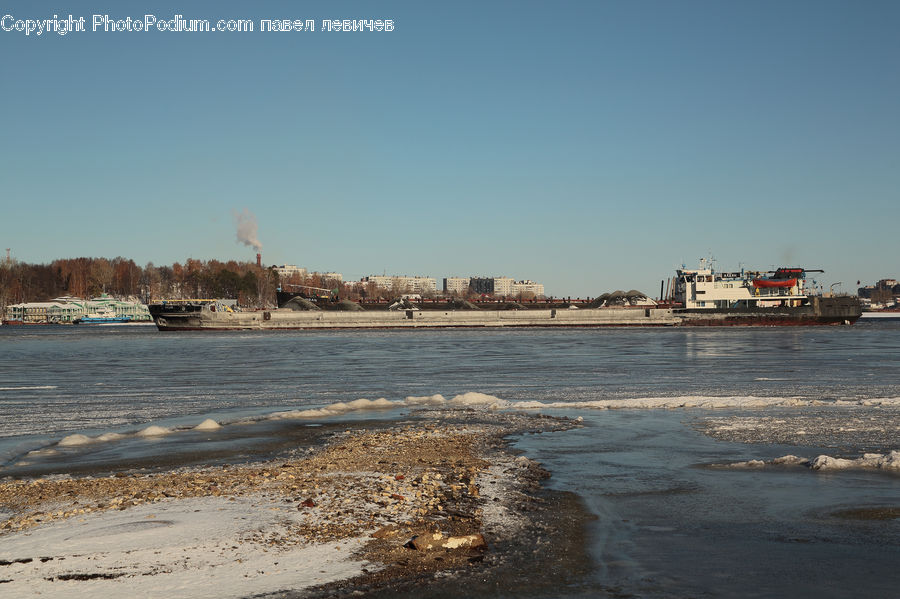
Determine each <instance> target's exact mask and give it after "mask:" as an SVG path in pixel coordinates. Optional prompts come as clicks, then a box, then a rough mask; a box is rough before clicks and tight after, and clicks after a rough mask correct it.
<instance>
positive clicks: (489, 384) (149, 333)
mask: <svg viewBox="0 0 900 599" xmlns="http://www.w3.org/2000/svg"><path fill="white" fill-rule="evenodd" d="M0 358H2V359H0V476H4V475H5V476H10V475H14V476H32V475H46V474H52V473H66V472H70V473H71V472H75V473H83V472H93V471H98V472H99V471H103V470H104V469H114V468H116V467H120V466H122V465H129V464H130V465H132V466H139V467H147V466H150V465H152V464H154V463H168V464H171V463H204V462H207V461H211V460H215V459H237V458H240V457H252V456H255V455H265V454H267V453H270V452H277V451H279V450H280V449H281V448H283V447H284V446H286V445H287V444H290V443H293V444H297V443H303V442H306V440H308V439H310V438H312V436H314V433H315V432H316V429H317V428H318V426H317V425H322V426H324V427H325V428H328V427H336V426H340V425H341V423H343V422H345V421H346V420H347V419H349V418H355V419H383V418H386V419H390V418H396V417H398V416H400V415H402V414H405V413H408V412H409V411H410V410H412V409H416V408H415V406H413V405H410V404H409V403H407V402H404V398H406V397H408V396H428V395H433V394H441V395H443V396H444V397H446V398H448V399H449V398H452V397H454V396H455V395H458V394H462V393H466V392H480V393H484V394H489V395H492V396H496V397H498V398H501V399H502V400H504V401H506V402H512V403H511V404H509V405H511V406H512V407H523V406H529V407H530V409H535V405H536V404H535V403H534V402H541V404H543V405H542V406H540V408H539V409H541V411H544V412H547V413H557V414H560V415H565V416H570V417H577V416H581V417H583V418H584V419H585V427H584V428H582V429H579V430H575V431H568V432H565V433H554V434H544V435H537V436H528V437H526V438H523V439H521V440H519V441H518V445H519V446H520V447H521V448H522V449H524V450H525V451H527V452H528V454H529V455H531V456H532V457H535V458H537V459H538V460H539V461H541V462H543V463H544V464H545V465H546V466H547V467H548V468H549V469H550V470H551V471H552V472H553V478H552V479H551V485H553V486H554V487H556V488H559V489H565V490H570V491H574V492H576V493H578V494H579V495H580V497H581V498H582V500H583V501H584V503H585V505H586V507H587V508H588V509H589V510H591V511H592V512H593V513H595V514H597V515H598V519H597V520H596V522H595V523H594V524H593V525H592V527H591V530H590V531H589V532H590V536H591V539H592V554H593V556H594V560H595V566H596V567H595V570H594V572H593V573H592V575H591V576H590V577H588V579H587V580H585V581H582V582H583V584H582V585H581V587H580V589H581V590H580V591H578V592H577V593H582V592H583V594H587V595H594V594H599V595H603V594H607V595H610V596H622V595H624V596H629V595H634V596H642V597H683V596H736V597H758V596H779V595H780V596H809V597H812V596H816V597H822V596H834V597H837V596H846V594H847V593H848V592H851V591H853V592H855V593H861V594H865V595H867V596H875V597H877V596H891V595H892V594H893V591H894V590H893V588H892V587H893V585H892V584H891V583H892V581H893V580H894V579H895V573H894V569H895V564H896V563H897V560H898V558H900V523H898V521H897V520H896V519H887V520H879V521H875V520H870V519H865V518H847V517H842V516H840V515H839V513H840V512H841V510H847V509H855V508H859V507H877V508H880V507H885V508H894V507H898V506H900V477H898V476H896V475H893V474H891V473H890V472H882V471H867V470H847V471H836V472H816V471H811V470H809V469H808V468H803V467H793V468H788V467H783V468H774V467H771V468H769V467H767V468H762V469H722V468H712V467H710V464H722V463H732V462H740V461H743V460H752V459H760V460H771V459H773V458H777V457H779V456H784V455H788V454H794V455H799V456H805V457H815V456H816V455H818V454H819V453H828V454H829V455H834V456H842V457H857V456H858V455H859V454H861V453H862V452H863V451H876V452H881V453H887V452H889V451H890V450H893V449H900V447H898V445H897V444H896V435H894V436H893V437H891V436H890V435H888V436H887V438H882V437H883V435H882V436H876V437H875V439H876V440H875V441H874V443H875V444H876V445H875V446H873V445H872V444H873V441H872V436H871V435H869V436H866V439H865V442H863V441H862V440H861V437H862V436H865V435H863V434H862V433H859V432H856V433H855V432H853V431H847V432H840V433H839V434H838V435H837V438H836V440H835V441H834V442H833V443H832V442H831V441H828V442H826V441H825V440H824V439H825V437H824V436H820V437H816V436H811V437H808V439H810V440H809V441H806V442H801V441H802V438H800V437H796V436H792V434H780V435H773V437H772V439H767V438H765V435H763V436H762V437H760V438H757V439H749V440H748V439H742V442H736V441H734V440H723V439H716V438H712V437H711V436H709V435H706V434H704V433H703V422H704V420H705V419H706V418H708V417H715V418H717V419H719V420H721V419H723V418H724V419H725V420H726V421H727V419H728V418H730V417H732V416H736V417H741V418H746V417H756V416H765V417H767V418H772V421H773V422H775V425H773V426H776V427H777V426H784V427H788V429H789V427H790V426H791V422H792V415H797V414H803V415H805V416H809V415H812V417H813V419H815V418H819V419H820V420H821V421H822V422H830V423H831V425H832V426H831V429H835V430H837V429H839V428H840V427H834V426H833V425H834V421H835V420H836V419H841V418H843V417H844V416H845V415H846V413H847V412H846V410H852V411H854V414H856V413H860V411H865V413H867V414H868V413H873V414H875V415H876V416H877V417H878V419H879V422H881V424H882V425H884V423H885V422H887V423H888V425H887V430H888V431H889V430H891V428H890V427H891V424H890V423H891V422H892V420H891V419H898V427H895V428H894V430H900V418H898V416H897V412H898V410H897V405H896V404H897V403H898V402H900V400H898V399H897V398H898V397H900V368H898V366H900V364H898V360H900V322H897V321H878V322H866V321H861V322H859V323H858V324H856V325H854V326H852V327H821V328H819V327H815V328H758V329H590V330H510V331H503V330H480V331H466V330H452V331H451V330H442V331H365V332H356V331H353V332H321V331H316V332H266V333H255V332H233V333H202V332H198V333H189V332H183V333H182V332H180V333H168V334H165V333H159V332H157V331H156V330H155V329H153V328H152V327H139V326H124V327H86V328H82V327H0ZM360 398H367V399H370V400H375V399H378V398H386V399H387V400H389V401H391V402H395V403H394V407H393V409H381V410H358V411H344V412H335V413H333V414H331V413H324V414H323V415H322V417H320V418H307V419H306V420H303V421H300V424H298V422H297V421H285V420H272V419H269V418H268V417H269V416H270V415H271V414H273V413H278V412H284V411H290V410H304V409H313V408H323V407H327V406H331V405H333V404H335V403H336V402H351V401H354V400H358V399H360ZM647 398H657V399H656V400H654V401H656V405H659V398H670V400H672V401H674V402H675V403H677V402H678V401H680V400H681V399H685V398H687V399H692V400H695V401H696V398H705V399H702V401H707V402H712V405H718V406H722V407H721V408H720V409H717V410H706V409H669V410H664V409H640V410H635V409H625V410H599V409H593V408H597V407H599V405H600V402H604V401H605V402H607V404H609V403H616V405H637V404H636V402H637V403H640V402H638V401H637V400H646V399H647ZM773 398H775V399H776V400H777V401H776V403H780V404H787V403H790V402H791V401H792V400H800V401H802V402H804V403H807V404H808V403H818V402H821V403H822V404H824V405H821V406H818V405H812V406H810V405H807V406H804V407H771V408H766V409H759V408H748V407H747V406H748V405H751V404H752V401H753V400H756V399H767V400H771V399H773ZM841 401H851V402H856V403H859V402H863V403H873V402H874V403H882V404H884V405H881V406H874V407H865V406H858V405H853V406H850V407H847V408H841V409H836V408H833V407H831V404H833V403H834V402H841ZM651 403H652V402H651ZM841 410H844V411H843V412H842V411H841ZM207 418H212V419H214V420H215V421H217V422H219V423H222V424H225V425H226V426H225V427H224V428H222V429H221V430H219V431H212V432H211V431H195V430H191V427H193V426H196V425H197V424H199V423H201V422H203V421H204V420H205V419H207ZM862 421H864V419H862ZM767 422H768V421H767ZM778 423H782V424H778ZM149 426H159V427H164V428H165V429H167V430H168V431H174V432H171V434H168V435H164V436H158V437H143V436H139V435H137V434H136V433H138V432H139V431H141V430H144V429H146V428H147V427H149ZM804 426H805V427H806V428H809V424H808V422H805V423H804ZM788 429H786V430H788ZM831 429H829V430H831ZM788 432H789V433H790V431H789V430H788ZM806 432H807V431H804V434H805V433H806ZM109 433H116V434H118V435H122V436H121V437H117V438H115V439H114V440H109V441H99V440H98V437H99V436H100V435H104V434H109ZM72 435H84V436H85V437H84V438H86V439H88V441H89V442H87V443H78V440H79V439H81V438H79V437H72ZM855 435H856V436H855ZM833 436H834V435H832V436H831V437H828V439H832V438H833ZM776 437H777V439H778V441H777V442H776V441H775V440H774V439H775V438H776ZM857 437H860V438H857ZM66 438H68V439H69V441H72V442H73V443H72V444H68V445H63V446H60V445H58V442H59V441H60V440H63V439H66ZM794 438H798V439H800V441H797V442H790V440H791V439H794ZM585 589H586V590H585ZM572 593H573V594H576V591H572Z"/></svg>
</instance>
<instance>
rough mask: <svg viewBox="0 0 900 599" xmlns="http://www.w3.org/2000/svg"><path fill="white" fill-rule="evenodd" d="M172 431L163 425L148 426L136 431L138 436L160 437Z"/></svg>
mask: <svg viewBox="0 0 900 599" xmlns="http://www.w3.org/2000/svg"><path fill="white" fill-rule="evenodd" d="M171 432H172V431H171V430H169V429H167V428H166V427H164V426H156V425H153V426H148V427H147V428H145V429H142V430H140V431H138V432H137V436H138V437H162V436H164V435H168V434H169V433H171Z"/></svg>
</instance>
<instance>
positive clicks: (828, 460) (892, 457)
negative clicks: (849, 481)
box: [714, 451, 900, 472]
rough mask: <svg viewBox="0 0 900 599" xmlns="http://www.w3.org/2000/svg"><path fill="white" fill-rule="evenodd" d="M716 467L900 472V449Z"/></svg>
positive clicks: (779, 459)
mask: <svg viewBox="0 0 900 599" xmlns="http://www.w3.org/2000/svg"><path fill="white" fill-rule="evenodd" d="M714 466H715V467H717V468H730V469H737V470H743V469H748V468H765V467H767V466H785V467H796V466H804V467H806V468H809V469H810V470H824V471H833V470H890V471H896V472H900V451H891V452H889V453H886V454H881V453H865V454H863V455H862V457H859V458H841V457H835V456H829V455H824V454H823V455H819V456H817V457H815V458H813V459H811V460H810V459H807V458H801V457H798V456H795V455H786V456H781V457H780V458H775V459H773V460H769V461H764V460H747V461H745V462H733V463H730V464H714Z"/></svg>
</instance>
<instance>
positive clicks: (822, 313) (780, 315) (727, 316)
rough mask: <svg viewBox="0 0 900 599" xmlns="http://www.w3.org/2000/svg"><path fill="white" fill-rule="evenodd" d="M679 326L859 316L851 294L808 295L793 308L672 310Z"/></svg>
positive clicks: (829, 321) (827, 321) (843, 320)
mask: <svg viewBox="0 0 900 599" xmlns="http://www.w3.org/2000/svg"><path fill="white" fill-rule="evenodd" d="M675 315H676V316H678V317H680V318H681V323H680V324H681V326H716V327H722V326H780V327H783V326H814V325H834V324H853V323H854V322H856V321H857V320H859V317H860V316H861V315H862V306H861V305H860V303H859V299H857V298H855V297H812V298H810V303H809V304H808V305H806V306H800V307H797V308H789V307H780V308H722V309H694V310H687V309H682V310H675Z"/></svg>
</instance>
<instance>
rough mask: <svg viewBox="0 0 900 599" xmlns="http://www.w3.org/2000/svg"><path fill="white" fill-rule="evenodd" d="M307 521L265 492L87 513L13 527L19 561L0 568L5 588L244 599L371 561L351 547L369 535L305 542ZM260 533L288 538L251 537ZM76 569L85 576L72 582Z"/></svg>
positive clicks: (348, 573) (11, 592) (64, 594)
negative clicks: (294, 531) (274, 541)
mask: <svg viewBox="0 0 900 599" xmlns="http://www.w3.org/2000/svg"><path fill="white" fill-rule="evenodd" d="M300 518H301V513H299V512H298V511H297V510H296V509H293V508H292V506H284V505H283V504H282V505H277V504H274V505H273V504H272V503H270V502H268V501H267V500H265V499H262V498H239V499H237V500H236V501H228V500H227V499H225V498H209V497H208V498H201V499H183V500H173V501H169V502H165V503H156V504H153V505H142V506H137V507H133V508H129V509H128V510H125V511H119V510H114V511H107V512H102V513H94V514H87V515H85V516H84V517H83V518H81V519H80V520H76V519H70V520H64V521H57V522H54V523H50V524H45V525H42V526H39V527H37V528H35V529H31V530H28V531H26V532H19V533H15V534H6V535H4V536H3V537H2V540H3V542H2V543H0V560H5V561H9V562H13V563H12V564H10V565H8V566H4V567H3V572H2V577H3V579H4V580H5V581H8V582H4V583H3V585H2V589H3V595H4V596H5V597H26V596H36V595H40V596H41V597H50V598H53V597H59V598H75V599H77V598H80V597H84V598H89V599H94V598H95V597H151V596H153V597H166V598H167V599H175V598H178V597H191V598H201V599H202V598H207V597H208V598H217V597H246V596H249V595H254V594H261V593H275V592H278V591H281V590H287V589H291V590H299V589H303V588H306V587H309V586H313V585H318V584H323V583H326V582H330V581H334V580H339V579H344V578H348V577H352V576H355V575H358V574H360V573H361V571H362V568H363V567H365V566H366V565H367V564H366V563H365V562H360V561H358V560H356V559H354V558H352V557H351V554H352V553H353V552H354V551H356V550H357V549H358V548H360V547H361V546H362V544H363V543H364V541H365V540H364V539H361V538H356V539H351V540H348V541H343V542H332V543H325V544H318V545H309V544H302V543H300V542H299V541H297V540H296V537H292V536H291V534H290V525H291V524H292V523H295V522H299V521H300ZM261 530H264V531H266V534H268V533H270V532H272V531H274V533H275V534H276V535H278V536H283V537H285V538H288V539H291V540H290V541H288V542H286V543H283V544H280V545H271V544H266V543H265V542H260V541H255V540H250V538H251V537H253V536H256V537H259V536H260V535H259V532H260V531H261ZM29 558H30V560H31V561H29V562H28V563H21V561H24V560H28V559H29ZM17 560H21V561H17ZM73 575H81V578H88V579H87V580H73V579H68V580H67V579H66V578H67V577H68V578H71V577H72V576H73ZM104 576H107V577H109V578H103V577H104ZM60 577H63V579H62V580H60ZM90 577H93V578H90Z"/></svg>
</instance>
